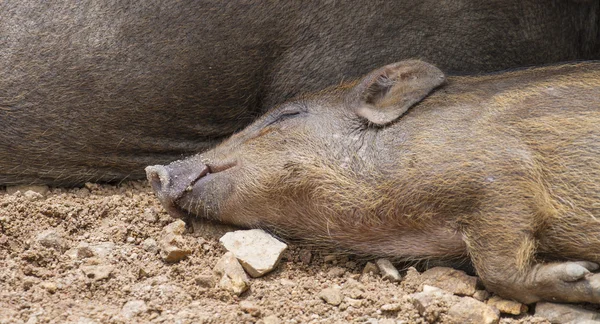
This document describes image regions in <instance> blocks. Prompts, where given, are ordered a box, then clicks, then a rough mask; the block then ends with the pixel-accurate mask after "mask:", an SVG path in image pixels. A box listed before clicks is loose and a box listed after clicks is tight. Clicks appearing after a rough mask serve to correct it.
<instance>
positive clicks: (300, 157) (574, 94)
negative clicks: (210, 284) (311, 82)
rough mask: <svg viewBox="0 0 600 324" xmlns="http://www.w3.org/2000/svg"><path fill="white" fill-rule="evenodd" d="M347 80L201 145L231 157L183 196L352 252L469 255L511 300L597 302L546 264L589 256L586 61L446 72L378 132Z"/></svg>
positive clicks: (594, 186)
mask: <svg viewBox="0 0 600 324" xmlns="http://www.w3.org/2000/svg"><path fill="white" fill-rule="evenodd" d="M356 84H357V83H352V85H351V86H342V87H339V89H337V90H335V89H334V90H332V89H328V90H327V91H324V92H320V93H319V94H317V95H315V96H314V97H309V96H307V97H303V98H301V99H298V100H297V101H293V102H290V103H288V104H287V105H289V107H292V108H293V107H294V105H303V107H308V110H307V111H306V112H303V113H302V114H299V115H298V116H296V117H295V118H291V119H286V120H285V121H282V122H280V123H272V122H270V123H268V125H267V124H266V120H272V119H269V118H271V117H269V116H266V117H264V118H263V119H261V120H259V121H257V122H255V123H254V124H253V125H251V126H250V127H249V128H247V129H246V130H244V131H242V132H240V133H239V134H237V135H235V136H233V137H232V138H231V139H229V140H228V141H227V142H225V143H223V144H221V145H220V146H219V147H217V148H215V149H214V150H213V151H211V152H208V153H207V154H204V155H203V158H204V159H206V160H207V161H209V162H205V161H204V160H202V161H203V162H202V163H217V162H218V161H223V160H227V159H231V158H232V157H235V158H236V159H237V160H238V161H239V162H238V166H237V167H236V168H234V169H232V170H231V171H225V172H223V173H217V174H216V175H215V178H214V179H216V180H213V181H207V183H206V184H205V185H204V186H203V187H201V188H197V189H198V190H199V192H197V194H198V195H199V196H198V197H192V198H188V201H194V206H195V207H194V206H192V207H191V208H190V206H185V205H184V206H182V207H184V208H185V207H188V208H185V209H187V210H188V211H189V212H191V213H193V214H198V215H200V216H203V215H205V214H204V210H203V209H202V206H206V205H207V204H210V205H211V206H215V205H218V206H219V207H218V211H217V212H216V213H215V215H218V216H217V217H218V218H219V219H220V220H222V221H224V222H230V223H234V224H239V225H242V226H249V227H262V228H266V229H269V230H272V231H274V232H276V233H278V234H279V235H281V236H283V237H291V238H300V239H302V240H304V241H305V242H308V244H310V245H312V246H326V247H328V248H337V249H338V250H340V251H349V252H352V253H356V254H359V255H363V256H385V257H390V258H395V259H402V260H408V261H415V262H417V261H422V262H428V261H429V260H450V261H458V262H467V261H470V262H471V263H472V264H473V265H474V267H475V269H476V271H477V273H478V275H479V276H481V278H482V280H483V281H484V283H485V285H486V287H487V288H489V289H491V290H493V291H495V292H497V293H499V294H501V295H503V296H507V297H509V298H515V299H518V300H521V301H523V302H534V301H537V300H544V299H545V300H553V298H557V299H558V300H562V301H589V302H600V300H597V299H595V298H596V297H593V296H592V297H590V296H589V295H586V293H585V289H584V288H581V287H584V286H585V285H586V284H588V283H586V282H584V281H574V282H573V283H569V284H567V283H562V282H561V281H559V279H557V278H561V276H562V275H563V274H561V273H562V272H561V271H564V270H561V269H564V264H562V263H552V262H550V261H553V260H554V261H562V262H565V261H568V260H585V261H591V262H600V223H599V218H600V63H580V64H567V65H562V66H554V67H545V68H537V69H528V70H522V71H514V72H509V73H505V74H495V75H487V76H479V77H454V78H448V82H447V84H446V85H445V86H443V87H442V88H440V89H438V90H436V91H435V92H432V93H431V94H430V95H429V97H427V98H425V99H424V100H423V101H421V102H420V103H418V104H417V105H415V106H413V107H412V108H411V109H410V110H409V111H408V112H407V113H405V114H404V115H403V116H402V117H400V118H399V119H398V120H396V121H394V122H393V123H391V124H389V125H386V126H385V127H380V128H371V127H368V125H366V126H365V121H364V120H362V119H360V118H357V117H356V116H355V115H354V113H353V110H352V107H351V102H352V101H351V100H348V98H346V97H345V96H347V94H348V93H351V92H352V91H354V90H353V89H354V88H353V86H354V85H356ZM384 95H385V94H384ZM389 99H393V98H386V100H389ZM289 107H288V108H289ZM194 161H196V162H194ZM197 161H199V160H190V161H189V162H188V163H187V164H186V165H189V166H192V167H193V166H194V163H197ZM194 194H196V193H192V196H193V195H194ZM190 199H191V200H190ZM194 199H195V200H194ZM561 267H563V268H561ZM590 268H591V267H590ZM591 278H596V277H591ZM552 280H554V281H552ZM586 280H587V279H586ZM594 280H595V279H594ZM568 285H572V286H573V287H572V288H568V287H571V286H568ZM577 285H579V286H577ZM565 287H567V288H565Z"/></svg>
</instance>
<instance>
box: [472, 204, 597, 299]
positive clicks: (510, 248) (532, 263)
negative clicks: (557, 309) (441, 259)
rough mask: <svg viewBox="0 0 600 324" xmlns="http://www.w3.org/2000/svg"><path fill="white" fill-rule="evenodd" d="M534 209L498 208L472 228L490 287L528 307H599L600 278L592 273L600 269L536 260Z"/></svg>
mask: <svg viewBox="0 0 600 324" xmlns="http://www.w3.org/2000/svg"><path fill="white" fill-rule="evenodd" d="M513 201H514V200H513ZM531 210H532V209H531V208H529V209H528V208H523V206H522V205H518V206H517V205H515V206H511V207H506V206H503V207H496V208H495V209H494V210H493V211H492V212H490V213H485V217H480V218H479V219H477V220H476V221H473V222H472V223H470V224H469V226H468V230H467V231H466V233H465V238H466V243H467V246H468V250H469V254H470V256H471V259H472V261H473V264H474V266H475V268H476V270H477V273H478V274H479V276H480V277H481V279H482V281H483V283H484V285H485V286H486V288H488V289H489V290H491V291H494V292H496V293H498V294H499V295H501V296H504V297H508V298H513V299H515V300H518V301H521V302H523V303H527V304H529V303H534V302H537V301H540V300H548V301H556V302H589V303H600V274H594V273H592V272H591V271H594V270H597V269H598V264H596V263H594V262H589V261H574V262H552V263H542V262H540V261H537V260H536V252H537V248H538V245H539V244H538V243H539V242H538V240H537V239H536V237H535V235H536V233H537V232H538V231H537V230H538V229H539V226H540V224H539V223H536V222H534V218H535V217H534V213H533V212H532V211H531ZM482 215H483V214H482ZM538 216H539V215H538Z"/></svg>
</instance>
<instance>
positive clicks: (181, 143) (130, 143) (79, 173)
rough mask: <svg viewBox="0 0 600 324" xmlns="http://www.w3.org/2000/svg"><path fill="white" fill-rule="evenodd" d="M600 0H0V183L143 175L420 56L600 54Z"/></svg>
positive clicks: (476, 61)
mask: <svg viewBox="0 0 600 324" xmlns="http://www.w3.org/2000/svg"><path fill="white" fill-rule="evenodd" d="M599 10H600V1H598V0H594V1H583V2H575V1H569V0H547V1H539V0H504V1H485V0H463V1H445V2H440V1H438V0H402V1H383V0H377V1H363V0H349V1H343V2H340V1H316V2H311V3H310V4H307V3H306V1H298V0H295V1H255V0H251V1H226V2H223V1H191V0H183V1H157V0H148V1H134V2H131V1H124V0H82V1H74V0H64V1H32V0H19V1H16V0H12V1H10V0H8V1H0V13H1V15H0V30H1V31H2V33H1V34H0V186H5V185H15V184H32V183H38V184H40V183H41V184H49V185H54V186H74V185H81V184H83V183H84V182H87V181H93V182H119V181H122V180H123V179H137V178H143V176H144V171H143V168H144V167H145V166H146V165H149V164H157V163H167V162H169V161H173V160H176V159H180V158H182V157H184V156H189V155H192V154H195V153H197V152H200V151H204V150H206V149H209V148H210V147H212V146H213V145H214V144H216V143H218V142H219V141H221V140H223V139H225V138H227V137H229V136H230V135H231V134H232V133H234V132H235V131H238V130H240V129H242V128H244V127H245V126H247V125H248V124H249V123H251V122H252V121H253V120H254V119H255V117H257V116H259V115H261V114H262V113H264V112H265V111H266V110H267V109H268V108H269V107H271V106H274V105H276V104H280V103H282V102H284V101H285V100H288V99H290V98H291V97H293V96H295V95H297V94H300V93H307V92H310V91H315V90H318V89H322V88H324V87H326V86H328V85H330V84H335V83H337V82H340V80H343V79H346V80H349V79H353V78H356V77H358V76H360V75H362V74H365V73H367V72H368V71H370V70H372V69H374V68H375V67H377V66H381V65H383V64H385V63H388V62H394V61H399V60H402V59H407V58H411V57H420V58H422V59H427V60H428V61H430V62H432V63H435V64H437V65H438V66H440V67H442V68H443V69H444V70H446V71H454V72H459V73H465V72H483V71H494V70H500V69H505V68H510V67H520V66H527V65H533V64H545V63H552V62H559V61H565V60H577V59H599V58H600V37H598V35H599V18H598V17H599V15H598V12H599Z"/></svg>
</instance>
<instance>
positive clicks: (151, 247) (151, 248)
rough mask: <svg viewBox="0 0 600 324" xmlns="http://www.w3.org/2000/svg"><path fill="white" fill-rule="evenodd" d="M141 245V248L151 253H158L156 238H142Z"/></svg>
mask: <svg viewBox="0 0 600 324" xmlns="http://www.w3.org/2000/svg"><path fill="white" fill-rule="evenodd" d="M141 245H142V249H144V250H145V251H146V252H150V253H153V254H156V253H158V243H156V240H155V239H153V238H151V237H149V238H147V239H145V240H143V241H142V244H141Z"/></svg>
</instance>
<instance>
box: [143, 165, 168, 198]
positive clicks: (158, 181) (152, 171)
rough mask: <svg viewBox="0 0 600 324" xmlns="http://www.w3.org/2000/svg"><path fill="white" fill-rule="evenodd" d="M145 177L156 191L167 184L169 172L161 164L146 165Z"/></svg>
mask: <svg viewBox="0 0 600 324" xmlns="http://www.w3.org/2000/svg"><path fill="white" fill-rule="evenodd" d="M146 177H147V178H148V182H150V185H151V186H152V188H153V189H154V191H156V192H160V191H162V189H163V188H167V187H168V186H169V181H170V180H169V172H168V171H167V169H166V168H165V167H164V166H162V165H153V166H149V167H146Z"/></svg>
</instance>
